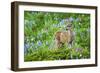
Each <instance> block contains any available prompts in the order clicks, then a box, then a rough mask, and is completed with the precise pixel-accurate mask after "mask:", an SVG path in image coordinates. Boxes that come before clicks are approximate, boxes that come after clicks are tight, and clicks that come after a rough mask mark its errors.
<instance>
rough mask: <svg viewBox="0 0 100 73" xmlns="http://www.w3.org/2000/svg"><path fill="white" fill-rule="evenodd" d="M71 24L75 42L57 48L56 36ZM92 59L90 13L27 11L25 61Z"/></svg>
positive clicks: (25, 19)
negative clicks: (67, 24)
mask: <svg viewBox="0 0 100 73" xmlns="http://www.w3.org/2000/svg"><path fill="white" fill-rule="evenodd" d="M68 20H70V21H71V23H72V26H73V32H74V36H75V37H74V43H73V45H72V47H71V48H69V47H66V46H62V47H61V48H59V49H56V48H55V41H54V40H55V33H56V32H57V31H65V27H66V23H67V22H68ZM88 58H90V14H81V13H58V12H39V11H24V61H25V62H27V61H48V60H69V59H88Z"/></svg>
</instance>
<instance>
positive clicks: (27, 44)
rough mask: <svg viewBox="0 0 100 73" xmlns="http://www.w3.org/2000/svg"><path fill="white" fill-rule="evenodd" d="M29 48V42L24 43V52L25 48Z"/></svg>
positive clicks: (25, 51)
mask: <svg viewBox="0 0 100 73" xmlns="http://www.w3.org/2000/svg"><path fill="white" fill-rule="evenodd" d="M29 48H30V45H29V43H26V44H24V53H27V50H28V49H29Z"/></svg>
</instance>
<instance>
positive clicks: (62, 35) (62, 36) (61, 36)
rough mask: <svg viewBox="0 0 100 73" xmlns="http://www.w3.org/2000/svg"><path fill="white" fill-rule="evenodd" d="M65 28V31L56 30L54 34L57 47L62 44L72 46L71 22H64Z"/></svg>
mask: <svg viewBox="0 0 100 73" xmlns="http://www.w3.org/2000/svg"><path fill="white" fill-rule="evenodd" d="M65 29H66V31H58V32H56V34H55V43H56V47H57V48H61V47H62V46H63V44H65V45H66V46H68V47H69V48H71V47H72V44H73V40H74V35H73V30H72V24H71V22H67V23H66V28H65Z"/></svg>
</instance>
